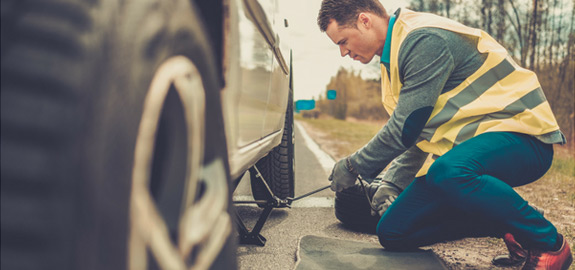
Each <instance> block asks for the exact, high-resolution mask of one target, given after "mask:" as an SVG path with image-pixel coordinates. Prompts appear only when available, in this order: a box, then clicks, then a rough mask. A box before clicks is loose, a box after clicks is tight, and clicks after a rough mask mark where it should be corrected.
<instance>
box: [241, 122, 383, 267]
mask: <svg viewBox="0 0 575 270" xmlns="http://www.w3.org/2000/svg"><path fill="white" fill-rule="evenodd" d="M301 129H302V128H301V126H300V125H298V124H296V129H295V132H296V144H295V159H296V160H295V166H296V174H295V183H296V186H295V195H296V196H299V195H302V194H305V193H307V192H309V191H311V190H314V189H317V188H319V187H322V186H325V185H327V184H329V182H328V180H327V177H328V174H329V171H331V168H332V167H333V163H334V161H333V160H332V159H331V158H329V157H326V156H327V154H325V153H322V152H321V150H319V147H318V146H317V145H315V143H313V141H311V139H309V137H306V136H307V135H306V134H304V133H303V132H302V130H301ZM246 177H247V178H246V179H243V180H242V182H241V183H240V186H239V187H238V189H237V190H236V192H235V193H234V198H235V199H236V200H239V199H242V200H244V199H248V200H251V199H253V198H251V191H250V184H249V175H246ZM333 198H334V193H333V192H332V191H331V190H329V189H328V190H325V191H322V192H319V193H317V194H315V195H313V196H311V197H308V198H305V199H302V200H300V201H297V202H294V204H293V208H291V209H274V210H273V212H272V214H271V216H270V218H269V219H268V221H267V222H266V224H265V225H264V228H263V230H262V232H261V234H262V235H263V236H264V237H265V238H266V239H267V243H266V245H265V246H264V247H259V246H246V245H240V246H239V248H238V252H237V255H238V263H239V268H240V269H250V270H251V269H256V270H257V269H274V270H282V269H293V267H294V266H295V262H296V252H297V247H298V241H299V239H300V238H301V237H303V236H305V235H318V236H326V237H333V238H340V239H349V240H356V241H365V242H372V243H377V237H376V236H374V235H369V234H362V233H357V232H353V231H349V230H347V229H345V228H343V227H342V226H341V223H340V222H339V221H338V220H337V219H336V218H335V215H334V208H333ZM238 212H239V214H240V216H241V217H242V219H243V220H244V222H246V223H247V225H248V227H249V228H251V227H252V226H253V225H254V224H255V222H256V220H257V218H258V216H259V214H260V213H261V209H260V208H257V207H255V206H238Z"/></svg>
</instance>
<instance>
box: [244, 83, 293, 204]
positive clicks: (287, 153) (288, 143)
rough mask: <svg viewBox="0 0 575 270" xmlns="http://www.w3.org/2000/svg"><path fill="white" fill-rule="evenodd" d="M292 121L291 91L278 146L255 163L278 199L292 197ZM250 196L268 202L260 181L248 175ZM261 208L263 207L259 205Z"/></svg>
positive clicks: (264, 188)
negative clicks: (250, 187)
mask: <svg viewBox="0 0 575 270" xmlns="http://www.w3.org/2000/svg"><path fill="white" fill-rule="evenodd" d="M294 132H295V131H294V119H293V90H290V92H289V98H288V105H287V110H286V116H285V123H284V131H283V135H282V141H281V143H280V145H278V146H276V147H275V148H274V149H273V150H272V151H271V152H270V153H269V154H268V155H267V156H265V157H263V158H262V159H260V160H259V161H258V162H257V163H256V167H257V168H258V170H259V171H260V173H261V175H262V176H263V178H264V179H265V180H266V183H267V184H268V186H269V187H270V189H271V191H272V192H273V193H274V195H275V196H277V197H278V198H280V199H285V198H287V197H293V196H294V190H295V181H294V171H295V169H294V166H295V155H294V144H295V134H294ZM250 179H251V186H252V194H253V196H254V199H256V200H268V199H269V194H268V192H267V190H266V187H265V186H264V185H263V183H262V182H261V180H259V179H257V178H256V177H255V175H250ZM259 206H260V207H263V205H261V204H260V205H259Z"/></svg>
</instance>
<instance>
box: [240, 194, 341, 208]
mask: <svg viewBox="0 0 575 270" xmlns="http://www.w3.org/2000/svg"><path fill="white" fill-rule="evenodd" d="M253 200H254V198H253V197H252V196H246V195H239V196H234V201H253ZM334 204H335V201H334V197H307V198H303V199H301V200H298V201H295V202H293V203H292V207H293V208H314V207H315V208H333V207H334ZM242 205H249V206H254V207H255V204H242Z"/></svg>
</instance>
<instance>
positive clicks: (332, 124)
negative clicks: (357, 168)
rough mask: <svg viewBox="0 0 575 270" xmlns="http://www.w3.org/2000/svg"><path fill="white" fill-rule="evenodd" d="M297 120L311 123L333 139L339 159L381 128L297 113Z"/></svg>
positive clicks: (360, 145) (356, 148) (335, 156)
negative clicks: (303, 115) (304, 116)
mask: <svg viewBox="0 0 575 270" xmlns="http://www.w3.org/2000/svg"><path fill="white" fill-rule="evenodd" d="M295 119H296V120H299V121H302V122H305V123H308V124H310V125H311V126H312V127H313V128H314V130H317V131H319V132H320V133H322V134H323V135H324V136H326V138H329V139H330V140H333V141H334V142H337V143H334V144H331V146H330V147H331V148H332V149H334V150H335V152H336V153H335V154H334V153H331V154H333V155H334V158H336V159H339V158H342V157H345V156H348V155H350V154H353V153H354V152H355V151H357V150H358V149H360V148H361V147H363V146H364V145H365V144H366V143H368V142H369V140H371V138H372V137H373V136H374V135H375V134H376V133H377V132H378V131H379V130H380V129H381V126H380V125H376V124H369V123H357V122H348V121H343V120H338V119H309V118H303V117H301V116H300V115H296V117H295Z"/></svg>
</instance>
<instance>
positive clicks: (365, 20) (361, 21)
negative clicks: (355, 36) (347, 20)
mask: <svg viewBox="0 0 575 270" xmlns="http://www.w3.org/2000/svg"><path fill="white" fill-rule="evenodd" d="M360 25H361V26H363V27H364V28H367V29H369V28H371V17H370V16H369V14H367V13H364V12H362V13H359V16H357V26H358V27H359V26H360Z"/></svg>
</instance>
